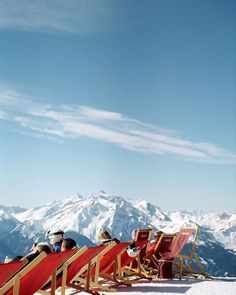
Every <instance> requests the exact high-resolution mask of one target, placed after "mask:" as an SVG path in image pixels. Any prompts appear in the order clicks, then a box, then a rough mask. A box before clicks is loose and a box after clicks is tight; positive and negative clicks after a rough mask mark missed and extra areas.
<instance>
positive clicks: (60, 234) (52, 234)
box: [47, 229, 65, 252]
mask: <svg viewBox="0 0 236 295" xmlns="http://www.w3.org/2000/svg"><path fill="white" fill-rule="evenodd" d="M64 235H65V234H64V231H63V230H61V229H58V230H48V231H47V238H48V239H49V243H50V245H52V247H53V251H54V252H61V244H62V242H63V240H64Z"/></svg>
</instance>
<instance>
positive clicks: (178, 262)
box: [174, 226, 211, 279]
mask: <svg viewBox="0 0 236 295" xmlns="http://www.w3.org/2000/svg"><path fill="white" fill-rule="evenodd" d="M191 230H192V231H193V233H194V236H193V238H192V240H191V248H190V250H188V251H187V252H188V253H184V254H182V253H179V254H178V255H177V259H175V263H174V266H175V267H176V269H177V272H178V273H179V278H180V279H181V278H182V275H187V276H188V275H191V276H194V277H200V278H201V277H205V278H211V277H210V276H209V274H207V272H206V271H205V269H204V267H203V265H202V263H201V260H200V258H199V257H198V255H197V253H196V251H195V244H196V242H197V238H198V231H199V227H198V226H196V228H194V229H191ZM194 261H195V268H192V263H193V262H194Z"/></svg>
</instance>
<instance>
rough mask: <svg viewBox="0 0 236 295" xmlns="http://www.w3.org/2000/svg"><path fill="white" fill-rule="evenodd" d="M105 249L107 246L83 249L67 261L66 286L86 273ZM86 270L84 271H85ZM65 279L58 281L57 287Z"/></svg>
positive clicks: (61, 278)
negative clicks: (87, 268)
mask: <svg viewBox="0 0 236 295" xmlns="http://www.w3.org/2000/svg"><path fill="white" fill-rule="evenodd" d="M104 249H105V246H95V247H86V246H84V247H83V248H81V249H80V250H79V251H78V252H77V253H76V254H75V255H73V256H72V257H71V258H70V259H68V260H67V262H66V265H65V267H66V268H67V273H66V284H68V283H70V282H71V281H72V280H74V278H75V277H76V276H77V275H79V274H82V273H83V272H84V271H86V268H85V267H86V266H87V265H88V263H92V261H93V260H94V261H95V259H96V258H97V256H98V255H99V254H100V253H101V252H102V251H103V250H104ZM84 268H85V269H84ZM83 269H84V270H83ZM62 280H63V277H62V276H61V277H60V278H59V279H57V282H56V287H59V286H61V284H62Z"/></svg>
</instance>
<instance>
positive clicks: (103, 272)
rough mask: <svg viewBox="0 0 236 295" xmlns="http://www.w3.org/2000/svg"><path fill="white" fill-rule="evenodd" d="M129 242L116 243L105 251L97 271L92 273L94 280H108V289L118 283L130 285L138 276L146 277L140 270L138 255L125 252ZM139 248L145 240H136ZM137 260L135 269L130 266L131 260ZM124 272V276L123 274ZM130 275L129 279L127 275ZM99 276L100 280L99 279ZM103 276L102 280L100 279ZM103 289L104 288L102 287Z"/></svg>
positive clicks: (144, 245)
mask: <svg viewBox="0 0 236 295" xmlns="http://www.w3.org/2000/svg"><path fill="white" fill-rule="evenodd" d="M129 244H130V242H125V243H118V244H116V245H115V246H114V247H113V248H112V249H111V250H110V251H109V252H107V253H106V254H105V255H104V256H103V257H102V259H101V261H100V268H99V273H96V274H94V276H95V282H96V283H97V284H100V285H101V283H103V284H104V282H106V281H109V284H110V286H109V288H108V289H109V291H111V288H113V290H115V289H114V287H115V288H116V287H117V286H118V285H126V286H131V284H132V281H133V280H134V278H135V279H140V278H146V279H150V278H147V277H146V276H145V275H144V274H143V273H142V271H141V267H140V257H139V255H138V256H136V257H130V256H129V255H128V253H127V247H128V246H129ZM136 245H137V246H139V247H140V248H141V249H142V248H143V247H146V245H147V241H139V242H136ZM134 261H137V265H138V267H137V269H132V268H130V265H131V264H132V262H134ZM124 273H125V276H123V274H124ZM130 276H132V277H133V280H132V281H131V280H130V279H128V277H130ZM99 278H100V281H99ZM101 278H103V280H101ZM103 289H104V288H103ZM104 290H105V289H104Z"/></svg>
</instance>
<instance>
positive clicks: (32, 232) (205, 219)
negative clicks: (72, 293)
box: [0, 192, 236, 276]
mask: <svg viewBox="0 0 236 295" xmlns="http://www.w3.org/2000/svg"><path fill="white" fill-rule="evenodd" d="M0 212H1V211H0ZM9 212H10V211H9V210H8V211H6V210H5V211H4V210H3V209H2V221H1V217H0V225H1V228H0V234H1V233H2V232H3V233H4V232H5V234H6V233H7V234H8V240H11V241H13V240H14V245H15V247H16V246H17V251H20V253H19V252H18V253H16V251H15V248H13V247H11V246H10V245H9V243H8V245H7V247H8V248H9V250H11V251H12V252H14V253H16V254H23V253H22V252H23V251H26V250H27V249H29V248H30V247H31V245H32V243H33V240H35V241H42V240H45V233H46V231H47V230H48V229H53V228H56V229H58V228H60V229H63V230H64V231H65V232H67V235H68V236H71V237H73V238H75V239H76V241H77V242H78V244H79V245H80V246H82V245H84V244H87V245H91V244H92V243H96V242H97V241H96V236H97V233H98V231H99V230H100V228H106V229H108V230H109V231H110V232H111V233H112V235H113V236H116V237H117V238H119V239H120V240H121V241H125V240H130V239H131V237H132V231H133V230H134V229H136V228H138V227H147V226H152V227H153V228H154V230H155V229H158V230H163V231H165V232H176V231H178V230H179V229H180V228H181V227H187V226H195V225H196V224H198V225H199V226H200V235H199V240H198V244H197V251H198V253H199V256H201V258H202V262H203V263H204V264H205V265H206V268H207V270H208V271H209V272H210V273H211V274H214V275H221V276H224V275H230V276H236V269H235V265H236V253H235V251H236V249H235V247H236V242H235V241H236V239H235V222H236V221H235V220H236V214H235V213H227V212H210V213H206V212H199V211H196V212H186V211H182V212H181V211H176V212H167V211H164V210H162V209H160V208H159V207H157V206H154V205H152V204H150V203H148V202H147V201H145V200H136V201H133V200H128V199H126V198H122V197H118V196H110V195H108V194H106V193H105V192H100V193H98V194H97V195H92V196H90V197H86V198H85V197H82V196H80V195H76V196H72V197H68V198H65V199H63V200H58V201H54V202H51V203H48V204H46V205H44V206H41V207H38V208H32V209H29V210H26V211H23V210H20V211H18V212H15V213H12V214H10V213H9ZM4 214H5V215H4ZM0 216H1V215H0ZM9 220H11V222H10V221H9ZM9 224H10V225H11V226H10V225H9ZM9 226H10V227H9ZM1 236H2V235H1ZM1 236H0V237H1ZM23 237H24V244H23V245H22V244H21V243H19V242H18V244H17V239H21V238H23ZM16 244H17V245H16ZM4 247H6V242H5V240H4V239H2V238H0V250H1V251H0V253H1V254H2V253H4V255H5V254H6V253H5V251H3V250H2V249H4ZM12 248H13V249H12ZM2 251H3V252H2ZM9 255H11V253H9ZM0 259H3V254H2V255H1V256H0ZM226 259H227V261H229V263H228V264H227V265H225V263H224V261H226Z"/></svg>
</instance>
